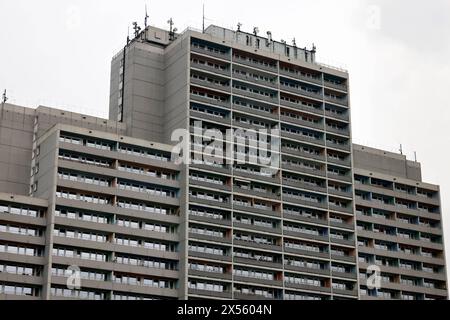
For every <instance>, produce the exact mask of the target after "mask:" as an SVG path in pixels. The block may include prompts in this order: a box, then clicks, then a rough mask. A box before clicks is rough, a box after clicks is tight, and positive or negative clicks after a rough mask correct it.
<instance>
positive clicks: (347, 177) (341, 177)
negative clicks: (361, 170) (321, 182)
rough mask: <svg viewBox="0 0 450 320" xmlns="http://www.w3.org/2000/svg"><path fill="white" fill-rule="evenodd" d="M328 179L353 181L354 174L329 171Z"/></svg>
mask: <svg viewBox="0 0 450 320" xmlns="http://www.w3.org/2000/svg"><path fill="white" fill-rule="evenodd" d="M328 179H334V180H339V181H345V182H352V176H351V175H349V174H346V175H342V174H333V173H331V172H330V173H329V175H328Z"/></svg>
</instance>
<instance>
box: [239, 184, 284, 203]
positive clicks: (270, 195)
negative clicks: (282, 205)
mask: <svg viewBox="0 0 450 320" xmlns="http://www.w3.org/2000/svg"><path fill="white" fill-rule="evenodd" d="M233 191H234V192H235V193H241V194H244V195H247V196H255V197H261V198H267V199H273V200H281V194H280V193H279V192H277V193H274V192H270V191H259V190H255V189H244V188H241V187H238V186H234V187H233Z"/></svg>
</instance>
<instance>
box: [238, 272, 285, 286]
mask: <svg viewBox="0 0 450 320" xmlns="http://www.w3.org/2000/svg"><path fill="white" fill-rule="evenodd" d="M234 281H235V282H244V283H246V284H247V283H252V284H263V285H268V286H271V287H282V286H283V281H280V280H268V279H259V278H252V277H241V276H236V275H235V276H234Z"/></svg>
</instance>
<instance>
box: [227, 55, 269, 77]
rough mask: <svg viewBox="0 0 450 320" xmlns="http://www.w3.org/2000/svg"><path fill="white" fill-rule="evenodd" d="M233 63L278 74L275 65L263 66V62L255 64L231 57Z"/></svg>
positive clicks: (254, 62)
mask: <svg viewBox="0 0 450 320" xmlns="http://www.w3.org/2000/svg"><path fill="white" fill-rule="evenodd" d="M233 62H236V63H240V64H244V65H246V66H250V67H253V68H257V69H261V70H265V71H269V72H274V73H277V72H278V67H277V66H276V65H274V66H270V65H268V64H264V63H263V62H256V61H253V60H250V59H245V58H241V57H238V56H233Z"/></svg>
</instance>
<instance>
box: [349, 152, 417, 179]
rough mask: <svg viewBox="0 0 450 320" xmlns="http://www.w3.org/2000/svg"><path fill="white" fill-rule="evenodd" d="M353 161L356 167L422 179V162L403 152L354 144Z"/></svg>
mask: <svg viewBox="0 0 450 320" xmlns="http://www.w3.org/2000/svg"><path fill="white" fill-rule="evenodd" d="M353 163H354V167H355V168H359V169H365V170H368V171H375V172H378V173H383V174H386V175H391V176H396V177H400V178H405V179H411V180H416V181H422V171H421V166H420V163H419V162H414V161H410V160H407V159H406V156H404V155H401V154H396V153H393V152H388V151H384V150H379V149H374V148H370V147H366V146H361V145H357V144H354V145H353Z"/></svg>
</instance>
